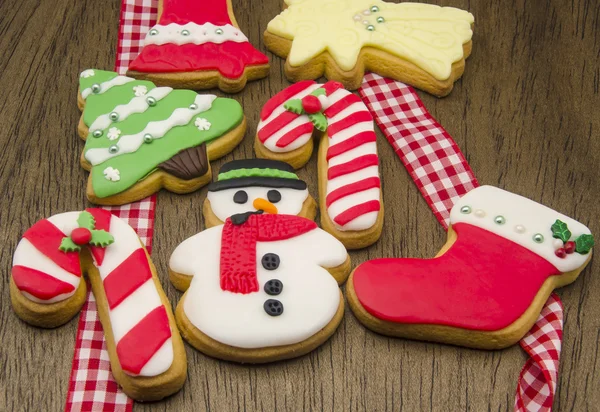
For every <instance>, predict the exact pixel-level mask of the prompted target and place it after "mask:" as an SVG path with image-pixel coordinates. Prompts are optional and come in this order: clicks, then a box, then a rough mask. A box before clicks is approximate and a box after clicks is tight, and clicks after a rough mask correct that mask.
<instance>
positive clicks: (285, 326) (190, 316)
mask: <svg viewBox="0 0 600 412" xmlns="http://www.w3.org/2000/svg"><path fill="white" fill-rule="evenodd" d="M169 268H170V275H171V280H172V281H173V283H174V285H175V287H177V288H178V289H180V290H187V291H186V292H185V294H184V295H183V297H182V298H181V301H180V302H179V305H178V306H177V310H176V313H175V317H176V319H177V324H178V325H179V329H180V331H181V333H182V335H183V337H184V338H185V339H186V340H187V341H188V342H189V343H190V344H191V345H192V346H194V347H195V348H197V349H198V350H200V351H201V352H203V353H205V354H207V355H209V356H213V357H216V358H220V359H225V360H230V361H236V362H248V363H263V362H272V361H277V360H282V359H289V358H294V357H297V356H301V355H304V354H306V353H308V352H310V351H311V350H313V349H315V348H316V347H318V346H319V345H321V344H322V343H323V342H325V341H326V340H327V339H328V338H329V337H330V336H331V335H332V334H333V333H334V332H335V330H336V328H337V327H338V325H339V323H340V322H341V320H342V317H343V315H344V299H343V296H342V294H341V292H340V289H339V287H338V283H341V282H343V281H344V280H345V279H346V277H347V276H348V273H349V272H350V257H349V256H348V254H347V252H346V249H345V248H344V246H343V245H342V244H341V243H340V242H339V241H338V240H336V239H335V238H334V237H333V236H331V235H329V234H328V233H327V232H324V231H323V230H321V229H319V228H318V227H317V225H316V224H315V223H314V222H313V221H311V220H308V219H304V218H301V217H298V216H291V215H279V214H277V215H275V214H267V213H264V214H263V213H262V212H260V211H259V212H248V213H244V214H238V215H233V216H231V217H230V218H228V219H227V220H226V221H225V224H224V225H220V226H215V227H212V228H210V229H207V230H205V231H203V232H200V233H198V234H197V235H195V236H192V237H191V238H189V239H187V240H186V241H184V242H183V243H182V244H180V245H179V246H178V247H177V249H176V250H175V252H173V255H172V256H171V261H170V263H169ZM190 282H191V285H190Z"/></svg>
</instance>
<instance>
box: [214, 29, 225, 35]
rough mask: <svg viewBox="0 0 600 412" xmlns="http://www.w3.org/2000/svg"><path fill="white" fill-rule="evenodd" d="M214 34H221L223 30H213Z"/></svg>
mask: <svg viewBox="0 0 600 412" xmlns="http://www.w3.org/2000/svg"><path fill="white" fill-rule="evenodd" d="M215 33H217V34H223V29H217V30H215Z"/></svg>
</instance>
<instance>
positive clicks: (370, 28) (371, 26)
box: [367, 24, 375, 31]
mask: <svg viewBox="0 0 600 412" xmlns="http://www.w3.org/2000/svg"><path fill="white" fill-rule="evenodd" d="M367 30H369V31H374V30H375V26H373V25H371V24H369V25H368V26H367Z"/></svg>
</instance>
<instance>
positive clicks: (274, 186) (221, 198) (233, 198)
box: [202, 159, 317, 227]
mask: <svg viewBox="0 0 600 412" xmlns="http://www.w3.org/2000/svg"><path fill="white" fill-rule="evenodd" d="M202 210H203V212H204V224H205V225H206V227H212V226H216V225H222V224H223V222H225V219H227V218H228V217H229V216H232V215H235V214H240V213H244V212H249V211H250V212H254V211H257V210H262V211H263V212H265V213H272V214H283V215H297V216H301V217H305V218H307V219H311V220H313V219H314V218H315V215H316V214H317V203H316V202H315V200H314V199H313V198H312V196H311V195H309V194H308V189H307V187H306V182H304V181H303V180H300V179H298V176H296V174H295V173H294V168H293V167H291V166H290V165H288V164H287V163H284V162H279V161H277V160H265V159H250V160H234V161H232V162H229V163H226V164H225V165H223V167H221V170H220V171H219V175H218V177H217V181H216V182H213V183H211V184H210V185H208V195H207V196H206V200H205V201H204V207H203V209H202Z"/></svg>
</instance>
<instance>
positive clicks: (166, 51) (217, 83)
mask: <svg viewBox="0 0 600 412" xmlns="http://www.w3.org/2000/svg"><path fill="white" fill-rule="evenodd" d="M158 4H159V10H158V14H159V18H158V24H156V25H155V26H154V27H152V28H151V29H150V31H149V32H148V34H147V35H146V39H145V40H144V48H143V49H142V52H141V53H140V54H139V55H138V56H137V57H136V59H135V60H134V61H133V62H132V63H131V65H130V66H129V70H128V72H127V75H128V76H132V77H135V78H137V79H143V80H150V81H152V82H154V83H156V84H157V85H160V86H171V87H175V88H188V89H195V90H200V89H210V88H213V87H218V88H219V89H221V90H223V91H224V92H227V93H235V92H238V91H240V90H242V89H243V88H244V86H245V85H246V81H248V80H256V79H262V78H263V77H266V76H267V75H268V74H269V60H268V59H267V56H265V55H264V54H262V53H261V52H259V51H258V50H256V49H255V48H254V47H253V46H252V45H251V44H250V43H249V42H248V38H247V37H246V36H245V35H244V33H242V32H241V30H240V29H239V26H238V24H237V22H236V21H235V16H234V15H233V10H232V7H231V1H230V0H212V1H198V0H159V3H158Z"/></svg>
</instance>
